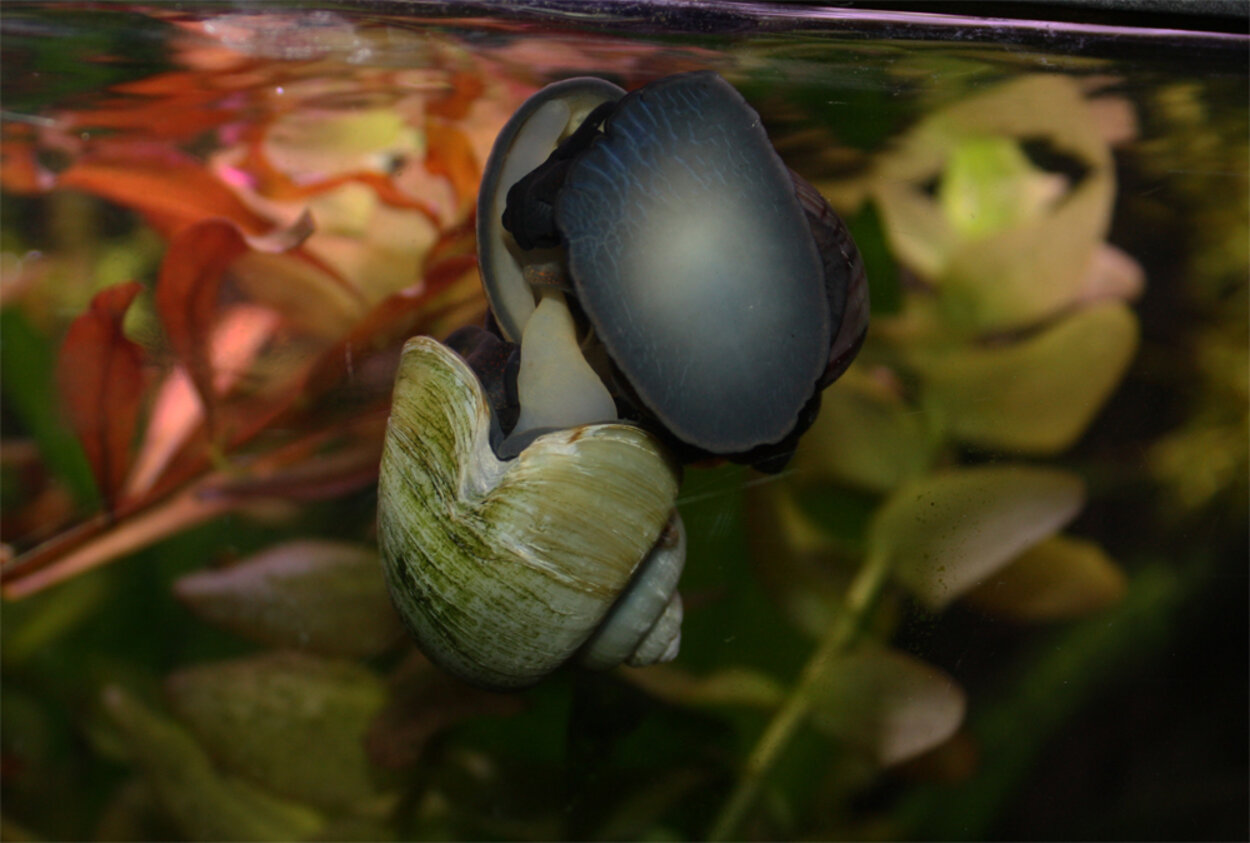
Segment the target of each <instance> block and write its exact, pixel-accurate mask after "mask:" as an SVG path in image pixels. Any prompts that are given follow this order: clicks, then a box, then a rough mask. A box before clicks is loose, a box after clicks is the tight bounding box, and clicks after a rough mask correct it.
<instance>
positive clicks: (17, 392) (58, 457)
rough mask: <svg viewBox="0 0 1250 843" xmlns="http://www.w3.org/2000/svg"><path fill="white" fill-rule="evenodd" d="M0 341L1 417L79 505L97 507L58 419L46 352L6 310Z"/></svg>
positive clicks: (0, 317) (87, 468) (50, 355)
mask: <svg viewBox="0 0 1250 843" xmlns="http://www.w3.org/2000/svg"><path fill="white" fill-rule="evenodd" d="M0 337H3V338H4V353H3V354H0V384H3V389H4V392H3V399H4V406H5V410H6V416H7V413H8V412H12V413H13V414H14V415H15V416H16V417H17V419H18V420H19V421H20V423H21V425H22V426H24V427H25V429H26V431H28V432H29V434H30V435H31V436H32V437H34V439H35V442H36V443H38V445H39V453H40V455H41V456H42V457H43V459H44V460H46V461H47V464H48V467H49V468H50V469H51V470H52V471H53V473H55V474H56V476H57V477H59V478H60V479H61V480H62V481H63V482H64V483H65V485H67V486H68V487H69V488H70V491H71V492H73V494H74V499H75V500H76V501H77V502H78V503H79V504H82V505H84V506H96V505H98V504H99V502H100V495H99V493H98V492H97V491H96V486H95V480H94V479H93V478H92V476H91V464H90V463H89V462H87V455H86V453H85V452H84V451H83V449H82V446H81V445H80V444H79V443H78V438H77V437H76V436H74V434H73V431H71V430H70V428H69V425H68V424H66V423H65V420H64V419H62V418H61V416H60V413H59V409H60V402H59V401H58V399H57V394H56V378H55V377H54V376H53V371H54V369H55V354H54V352H53V349H52V346H51V345H50V344H49V343H48V342H47V341H46V339H45V338H43V337H41V336H39V335H38V334H37V333H36V332H35V330H34V328H32V327H31V326H30V323H29V322H27V321H26V318H25V317H24V316H22V314H21V313H19V312H18V311H17V310H14V309H12V308H7V309H5V310H3V311H0ZM11 433H13V431H6V434H11Z"/></svg>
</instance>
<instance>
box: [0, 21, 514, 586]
mask: <svg viewBox="0 0 1250 843" xmlns="http://www.w3.org/2000/svg"><path fill="white" fill-rule="evenodd" d="M426 49H427V51H428V53H427V55H425V56H424V58H425V59H426V65H425V66H423V67H421V68H420V69H402V70H395V69H379V68H365V67H362V68H360V69H356V70H353V71H351V72H346V71H344V68H343V66H342V64H335V65H333V66H331V65H329V64H328V63H324V62H320V61H318V60H316V59H315V58H314V59H309V60H302V61H265V60H259V59H256V58H253V57H249V56H246V55H242V54H238V53H231V52H230V51H228V50H223V49H222V48H221V47H220V46H206V45H205V44H204V43H203V42H202V41H198V40H196V39H195V38H189V40H188V42H187V45H186V46H185V47H184V51H183V56H182V64H183V66H184V67H183V69H180V70H176V71H172V72H169V73H165V74H161V75H157V76H153V77H149V78H146V79H142V80H139V81H136V82H130V83H127V84H124V85H120V86H118V87H116V88H115V89H113V90H112V91H110V92H109V96H107V97H105V98H104V99H103V100H101V101H99V102H96V103H94V104H92V105H91V106H89V107H84V108H79V109H76V110H66V111H61V112H57V113H54V114H51V115H47V116H40V117H39V119H37V120H31V121H28V122H26V123H16V124H9V126H7V127H6V131H5V135H4V138H3V158H2V161H3V167H2V169H0V178H2V179H3V186H4V188H5V189H6V190H8V191H11V192H13V193H20V194H48V193H51V192H56V191H65V190H73V191H79V192H83V193H87V194H91V195H93V196H96V197H98V198H99V199H102V200H105V201H106V202H108V203H111V204H112V205H116V206H120V207H122V208H126V209H129V210H132V211H134V212H137V213H138V215H139V216H140V217H141V218H142V220H143V221H144V222H145V223H146V224H147V225H148V226H150V227H151V229H153V230H154V231H156V232H157V233H158V234H159V235H160V236H161V237H162V238H163V239H164V240H165V241H166V248H165V252H164V254H163V257H162V259H161V262H160V267H159V270H158V271H157V272H156V277H155V279H154V283H152V284H150V285H145V284H143V283H140V282H138V281H128V282H125V283H121V284H114V285H111V286H107V287H104V288H103V289H99V290H98V291H96V292H95V294H94V295H93V297H92V298H91V302H90V305H89V306H88V307H87V309H86V310H85V311H84V312H82V313H80V314H79V315H78V316H77V317H76V318H74V319H73V321H72V322H71V323H70V324H69V325H68V327H67V328H66V329H65V331H64V335H63V339H62V340H61V343H60V351H59V355H58V360H57V366H56V371H57V391H58V392H59V396H60V402H61V405H62V408H63V411H64V416H65V419H66V421H67V423H68V425H69V426H70V427H71V429H72V431H73V433H74V434H75V436H76V437H77V439H78V441H79V442H80V443H81V445H82V448H83V451H84V452H85V454H86V457H87V461H88V463H89V464H90V468H91V472H92V475H93V477H94V480H95V484H96V487H97V490H98V492H99V498H100V502H101V506H100V511H99V512H98V513H97V514H96V515H94V516H92V517H89V518H87V519H86V520H84V521H79V523H77V524H73V525H71V526H70V527H69V528H67V529H63V530H60V531H59V532H57V533H55V534H54V535H52V536H51V537H50V538H48V539H47V540H45V541H42V542H41V543H34V544H33V546H27V547H22V545H32V541H31V537H29V536H16V537H14V536H6V542H10V543H11V545H10V549H8V550H7V552H6V556H8V557H9V558H8V559H7V561H6V564H5V567H4V571H3V588H4V593H5V595H6V596H9V597H20V596H24V595H27V594H31V593H33V592H36V591H38V590H40V589H42V588H45V587H47V586H49V585H52V584H54V583H56V582H60V581H62V580H64V579H66V578H69V577H71V576H74V575H75V574H77V573H79V572H81V571H83V570H86V569H89V568H91V567H94V566H96V565H99V564H102V563H104V562H106V561H108V560H110V559H113V558H116V557H118V556H120V555H122V554H124V553H126V552H129V551H132V550H134V549H137V548H139V547H142V546H144V545H146V544H148V543H150V542H152V541H155V540H157V539H159V538H161V537H163V536H166V535H170V534H172V533H174V532H177V531H180V530H182V529H185V528H186V527H188V526H190V525H192V524H195V523H199V522H202V521H204V520H206V519H208V518H211V517H214V516H216V515H219V514H221V513H223V512H227V511H232V510H238V509H242V508H246V507H249V506H252V505H254V504H256V503H258V502H263V501H273V500H279V501H282V500H292V499H296V500H300V499H316V498H322V497H330V496H334V495H339V494H342V493H344V492H346V491H349V490H352V489H356V488H362V487H364V486H366V485H368V484H369V483H371V482H373V479H374V477H375V473H376V465H377V457H378V450H379V447H380V441H381V431H382V428H383V425H384V424H385V418H386V406H387V400H388V398H389V391H390V380H391V374H392V372H393V366H394V360H395V358H396V357H397V354H398V349H399V346H400V344H402V342H403V340H404V339H405V338H406V337H408V336H411V335H412V334H414V333H418V332H427V333H442V332H445V331H446V330H448V329H450V328H451V327H454V326H455V325H457V324H461V323H463V322H465V321H467V320H469V319H472V318H476V316H477V315H479V314H480V312H481V309H482V306H483V305H482V300H481V296H480V293H479V287H480V285H479V284H478V280H477V275H476V261H475V258H474V241H473V235H472V225H473V219H472V216H473V206H474V198H475V194H476V189H477V183H478V180H479V178H480V171H481V166H482V164H483V163H484V159H485V154H486V150H487V148H488V146H489V143H490V141H491V139H492V138H493V136H494V134H495V132H496V131H497V130H498V127H499V125H501V124H502V122H503V120H504V119H505V118H506V116H507V114H509V113H510V112H511V110H512V109H513V108H514V107H515V105H516V104H517V102H518V101H519V100H520V98H521V97H523V96H524V95H525V94H526V93H527V89H526V88H525V87H524V86H520V85H516V84H510V83H505V82H502V81H500V80H498V79H494V78H491V77H489V76H488V74H487V73H486V72H485V71H484V70H483V69H482V67H481V66H480V63H475V61H474V60H471V59H469V58H468V57H466V56H465V55H464V54H462V53H459V52H457V51H455V50H454V49H452V48H450V47H447V46H445V45H440V44H437V43H434V42H431V43H429V44H427V45H426ZM378 130H381V131H380V132H379V131H378ZM205 147H209V148H210V151H209V152H208V153H207V154H205V153H204V152H203V149H204V148H205ZM49 153H54V155H52V156H50V155H49ZM56 156H60V158H61V160H62V165H61V166H59V167H56V168H50V167H47V166H45V164H44V161H45V160H48V159H49V158H54V157H56ZM65 162H67V163H65ZM39 295H40V290H39V289H38V285H28V286H26V287H21V288H19V289H18V293H17V298H18V301H17V304H18V305H19V306H20V305H21V304H22V303H23V299H24V298H27V297H36V298H37V297H38V296H39ZM136 325H138V326H140V327H135V326H136ZM8 523H12V524H16V523H23V522H22V521H21V520H20V519H12V520H9V521H6V524H8ZM26 523H28V522H26ZM11 548H19V549H21V550H22V551H23V552H22V553H21V554H20V555H18V554H17V553H15V552H14V551H13V550H12V549H11Z"/></svg>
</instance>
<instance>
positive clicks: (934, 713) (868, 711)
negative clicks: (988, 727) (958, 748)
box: [812, 642, 965, 765]
mask: <svg viewBox="0 0 1250 843" xmlns="http://www.w3.org/2000/svg"><path fill="white" fill-rule="evenodd" d="M813 694H814V697H815V704H814V706H813V708H812V725H813V726H815V727H816V728H817V729H818V730H820V731H821V732H823V733H825V734H826V735H828V736H830V737H832V738H834V739H836V740H838V741H841V742H843V743H846V744H849V745H851V746H852V747H854V748H855V749H857V750H858V751H860V752H862V753H864V754H866V755H868V756H869V757H871V758H872V759H873V760H875V761H876V762H877V763H879V764H882V765H890V764H897V763H898V762H900V761H904V760H906V759H908V758H912V757H914V756H916V755H919V754H920V753H922V752H925V751H927V750H929V749H932V748H933V747H935V746H937V745H938V744H940V743H942V742H943V741H945V740H946V739H947V738H949V737H950V736H951V735H953V734H954V733H955V730H956V729H958V728H959V724H960V723H961V722H963V717H964V708H965V701H964V693H963V691H962V689H960V687H959V686H958V685H957V684H956V683H955V681H954V680H953V679H951V678H950V677H949V676H947V675H946V674H945V673H943V672H942V671H940V670H938V669H937V668H935V667H933V666H932V665H929V664H926V663H924V662H922V661H919V660H917V659H914V658H912V657H911V656H908V655H906V654H905V653H902V652H899V651H898V650H893V649H890V648H888V647H884V646H882V645H880V644H876V643H872V642H865V643H863V644H861V645H860V646H858V647H856V648H855V649H854V650H851V651H849V652H847V653H845V654H843V655H841V656H839V657H837V658H836V659H835V660H834V661H833V662H831V663H830V665H829V669H828V670H826V671H825V672H823V673H822V674H821V676H820V679H819V680H818V681H817V683H816V684H815V686H814V687H813Z"/></svg>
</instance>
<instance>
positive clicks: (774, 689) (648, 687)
mask: <svg viewBox="0 0 1250 843" xmlns="http://www.w3.org/2000/svg"><path fill="white" fill-rule="evenodd" d="M619 675H620V676H621V678H623V679H625V680H627V681H629V682H631V683H632V684H634V685H636V686H638V687H639V688H642V689H643V690H644V691H646V692H647V693H649V694H650V695H651V696H653V697H656V698H657V699H661V700H664V701H665V702H668V703H672V704H673V705H685V706H696V707H703V706H724V705H741V706H748V707H751V708H773V707H775V706H777V705H780V704H781V700H782V698H783V696H784V691H783V690H782V688H781V686H780V685H778V684H777V682H776V681H775V680H774V679H772V678H771V677H769V676H766V675H764V674H763V673H760V672H758V671H755V670H750V669H748V668H744V667H727V668H724V669H722V670H718V671H716V672H715V673H709V674H707V675H704V676H696V675H694V674H692V673H688V672H687V671H684V670H682V669H681V668H677V667H673V666H671V665H653V666H651V667H646V668H640V669H638V668H621V670H620V671H619Z"/></svg>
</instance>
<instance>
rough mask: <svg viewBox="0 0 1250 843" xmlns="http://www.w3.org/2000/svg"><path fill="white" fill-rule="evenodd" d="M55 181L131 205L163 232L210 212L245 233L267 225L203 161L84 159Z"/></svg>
mask: <svg viewBox="0 0 1250 843" xmlns="http://www.w3.org/2000/svg"><path fill="white" fill-rule="evenodd" d="M58 183H59V184H60V186H61V187H72V188H77V189H79V190H84V191H86V192H88V193H93V194H95V195H96V196H100V197H103V198H105V199H107V200H109V201H110V202H114V203H116V204H118V205H122V206H123V207H126V208H134V209H135V210H137V211H139V212H140V213H142V214H143V215H144V217H145V218H146V219H147V220H148V222H149V223H150V224H151V225H152V227H153V228H155V229H156V230H157V231H159V232H160V233H161V234H163V235H165V236H170V235H172V234H174V233H175V232H177V231H178V230H179V229H181V228H182V227H184V226H186V225H188V224H191V223H196V222H200V221H202V220H205V219H208V218H214V217H224V218H225V219H229V220H232V221H234V222H235V223H236V224H238V226H239V227H240V228H242V229H243V230H245V231H248V232H260V231H264V230H265V229H267V228H269V226H270V223H268V222H267V221H265V220H264V219H263V218H261V217H260V216H258V215H257V214H256V213H255V212H253V211H252V210H251V209H250V208H248V207H247V206H246V205H244V204H243V202H242V201H240V200H239V198H238V197H237V196H235V195H234V193H233V192H232V191H231V190H230V188H229V187H227V186H226V185H225V184H223V183H222V182H221V181H220V180H219V179H218V178H217V177H216V176H214V175H213V174H212V173H211V172H209V171H208V170H206V169H205V168H204V167H203V165H201V164H198V163H196V162H194V161H190V160H185V161H175V160H159V159H157V160H152V159H149V160H147V161H138V160H112V159H109V160H91V159H83V160H79V161H77V162H75V163H74V164H73V165H72V166H70V167H69V169H67V170H66V171H65V172H63V173H61V176H60V178H59V180H58Z"/></svg>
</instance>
